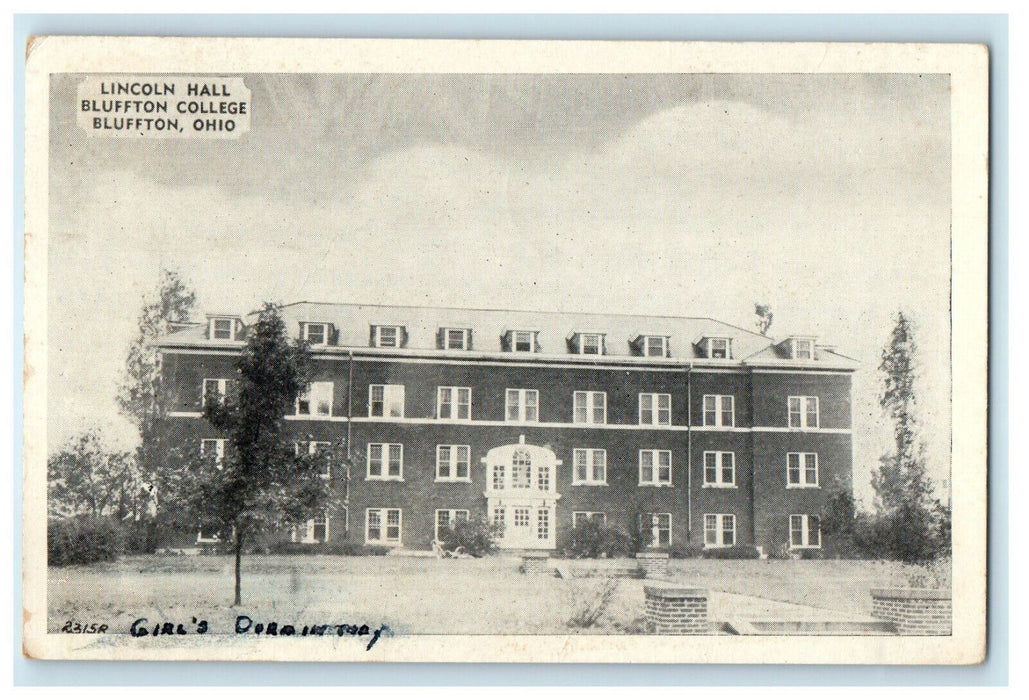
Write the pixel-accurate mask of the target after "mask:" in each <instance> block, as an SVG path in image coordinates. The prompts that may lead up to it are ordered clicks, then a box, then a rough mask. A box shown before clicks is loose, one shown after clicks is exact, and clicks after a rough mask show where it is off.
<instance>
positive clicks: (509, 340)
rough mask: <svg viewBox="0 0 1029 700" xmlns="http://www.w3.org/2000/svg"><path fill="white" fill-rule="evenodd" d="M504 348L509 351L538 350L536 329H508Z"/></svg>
mask: <svg viewBox="0 0 1029 700" xmlns="http://www.w3.org/2000/svg"><path fill="white" fill-rule="evenodd" d="M503 345H504V350H506V351H508V352H538V351H539V344H538V343H537V342H536V331H508V332H507V333H505V334H504V342H503Z"/></svg>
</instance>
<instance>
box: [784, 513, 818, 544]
mask: <svg viewBox="0 0 1029 700" xmlns="http://www.w3.org/2000/svg"><path fill="white" fill-rule="evenodd" d="M821 546H822V533H821V528H820V522H819V519H818V516H817V515H791V516H790V547H791V548H793V549H800V548H808V549H817V548H819V547H821Z"/></svg>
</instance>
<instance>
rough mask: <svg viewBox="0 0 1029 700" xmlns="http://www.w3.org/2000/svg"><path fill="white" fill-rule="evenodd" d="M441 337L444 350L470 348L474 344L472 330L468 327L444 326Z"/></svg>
mask: <svg viewBox="0 0 1029 700" xmlns="http://www.w3.org/2000/svg"><path fill="white" fill-rule="evenodd" d="M440 338H441V340H442V341H443V349H444V350H469V349H471V346H472V343H471V340H472V331H471V330H470V329H468V328H442V329H440Z"/></svg>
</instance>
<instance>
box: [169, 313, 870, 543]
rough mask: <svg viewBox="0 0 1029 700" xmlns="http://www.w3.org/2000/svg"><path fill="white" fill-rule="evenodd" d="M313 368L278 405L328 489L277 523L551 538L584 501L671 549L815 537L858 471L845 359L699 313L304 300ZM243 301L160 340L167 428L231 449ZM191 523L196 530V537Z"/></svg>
mask: <svg viewBox="0 0 1029 700" xmlns="http://www.w3.org/2000/svg"><path fill="white" fill-rule="evenodd" d="M282 314H283V318H284V320H285V321H286V323H287V328H290V329H291V330H292V332H295V333H296V335H297V337H298V338H302V339H303V340H305V341H307V343H308V344H309V345H310V347H311V351H312V354H313V358H314V372H313V375H312V381H311V384H310V386H309V388H308V390H307V392H306V393H305V394H304V395H303V396H301V397H300V398H299V399H298V400H297V402H296V405H295V406H294V412H293V415H290V416H288V417H287V421H288V423H289V425H290V427H291V428H292V429H293V432H294V434H295V443H296V449H297V450H307V451H310V452H312V453H317V452H319V451H324V452H325V453H326V455H327V460H326V478H328V479H330V480H331V482H332V486H333V491H334V493H335V494H336V497H335V498H334V502H333V504H332V505H331V506H330V507H329V508H328V509H326V511H325V512H323V513H319V514H318V515H317V516H316V517H314V518H313V519H311V520H310V521H308V522H307V523H306V526H302V527H299V528H296V529H295V530H293V531H292V532H291V533H286V534H285V535H284V537H286V538H291V539H293V540H294V541H296V542H303V543H309V544H311V545H317V544H319V543H326V542H331V543H343V542H349V543H353V544H355V545H377V546H386V547H403V548H408V549H428V548H429V547H430V546H431V544H432V542H433V540H436V539H438V537H439V532H440V529H441V528H443V527H446V526H447V525H448V524H450V523H452V522H453V521H455V520H463V519H484V520H488V521H489V522H494V523H499V524H501V525H503V535H502V536H501V539H500V541H499V546H500V547H502V548H509V549H518V550H526V549H543V550H552V549H562V548H564V547H566V546H567V545H568V544H570V541H571V533H572V530H573V527H575V526H576V525H581V524H582V523H583V522H584V521H585V520H587V519H589V520H592V521H593V522H594V523H595V524H598V525H602V526H604V527H607V528H614V529H617V530H621V531H623V532H625V533H628V534H631V535H633V536H634V537H635V538H636V540H637V541H638V542H640V543H642V544H643V545H646V546H649V547H656V548H666V549H671V550H672V551H676V550H681V549H684V548H692V549H699V548H722V547H729V546H732V545H734V544H753V545H756V546H757V547H759V548H761V550H762V551H763V552H764V553H766V554H770V553H773V552H781V551H783V550H785V549H787V548H788V549H793V550H804V549H818V548H820V547H821V544H822V542H821V534H820V530H819V519H818V513H819V512H820V510H821V508H822V505H823V504H824V502H825V500H826V499H827V498H828V496H829V494H830V492H831V491H832V490H833V489H835V488H841V487H842V488H847V489H849V488H850V484H851V468H852V459H853V458H852V435H851V432H852V424H851V420H852V414H851V374H852V372H853V370H854V369H855V368H856V363H855V361H854V360H852V359H850V358H848V357H846V356H844V355H842V354H839V353H838V352H836V351H835V349H834V348H832V347H830V346H827V345H824V344H820V343H819V342H818V340H817V339H816V338H814V337H800V336H796V337H789V338H786V339H784V340H781V341H779V342H776V341H774V340H772V339H770V338H768V337H765V336H762V335H759V334H756V333H751V332H749V331H746V330H742V329H740V328H737V327H734V326H731V325H728V324H725V323H721V322H719V321H715V320H711V319H707V318H676V317H663V316H628V315H601V314H565V313H551V312H538V313H535V312H524V311H498V310H471V309H448V308H420V307H403V306H378V305H355V304H322V303H310V302H299V303H295V304H289V305H286V306H284V307H283V308H282ZM249 320H252V318H251V317H250V316H233V315H211V316H209V317H208V319H207V322H206V323H201V324H196V325H190V326H186V327H183V328H180V329H179V330H176V331H175V332H173V333H171V334H169V335H168V336H166V337H165V338H163V339H162V340H161V342H160V349H161V354H162V372H163V375H164V386H165V387H166V391H167V395H166V399H167V401H168V402H169V403H168V406H167V426H166V429H167V431H168V435H169V437H170V438H171V441H170V442H171V444H173V445H177V446H178V447H180V448H182V449H187V450H188V449H195V450H199V451H202V452H205V453H206V452H208V451H213V452H214V453H215V454H223V453H224V449H225V439H224V436H222V435H219V434H218V433H217V432H216V431H215V430H214V428H213V427H212V426H211V425H210V424H209V423H207V421H206V420H205V419H204V418H203V415H202V410H203V405H202V404H203V402H204V401H205V400H210V399H211V397H212V396H214V397H217V396H218V395H224V394H225V393H226V392H229V391H231V388H232V382H233V377H234V375H235V369H234V362H235V360H236V358H237V356H238V355H239V352H240V350H241V348H242V347H243V344H244V342H245V339H246V333H247V322H248V321H249ZM197 539H198V542H203V541H204V540H205V539H206V538H205V536H204V534H203V533H201V534H200V535H199V537H198V538H197Z"/></svg>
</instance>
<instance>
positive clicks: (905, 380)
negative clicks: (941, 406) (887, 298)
mask: <svg viewBox="0 0 1029 700" xmlns="http://www.w3.org/2000/svg"><path fill="white" fill-rule="evenodd" d="M917 349H918V348H917V345H916V343H915V338H914V333H913V329H912V327H911V322H910V321H909V320H908V318H907V317H906V316H905V315H904V313H903V312H899V313H898V314H897V321H896V324H895V325H894V327H893V332H892V334H891V336H890V341H889V343H888V344H887V345H886V347H885V348H883V352H882V362H881V363H880V364H879V371H880V373H881V374H882V377H883V393H882V396H881V397H880V400H879V404H880V406H882V408H883V410H884V411H885V412H886V415H887V416H889V418H890V419H891V420H892V421H893V439H894V448H893V452H892V453H891V454H887V455H884V456H883V457H882V458H881V459H880V461H879V469H878V470H877V471H876V472H875V473H874V474H873V476H872V486H873V488H874V489H875V495H876V503H875V504H876V511H877V516H878V518H877V519H878V523H877V526H876V528H875V529H876V539H878V541H879V543H880V547H881V550H882V552H883V553H884V554H886V555H887V556H891V557H894V558H898V559H903V560H904V561H912V562H918V561H925V560H927V559H930V558H932V557H934V556H936V555H938V554H940V553H941V550H944V549H949V533H945V532H944V526H942V524H941V522H940V513H941V511H943V510H944V509H943V508H942V507H941V506H940V504H939V503H938V502H937V501H936V500H935V499H934V498H933V484H932V481H931V480H930V478H929V476H928V474H927V469H926V461H925V450H924V445H923V443H922V441H921V440H920V439H919V437H918V419H917V400H916V391H915V382H916V378H917V374H916V367H915V357H916V353H917ZM941 534H942V535H945V536H946V537H947V540H948V541H947V542H943V541H941V539H940V537H941Z"/></svg>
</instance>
